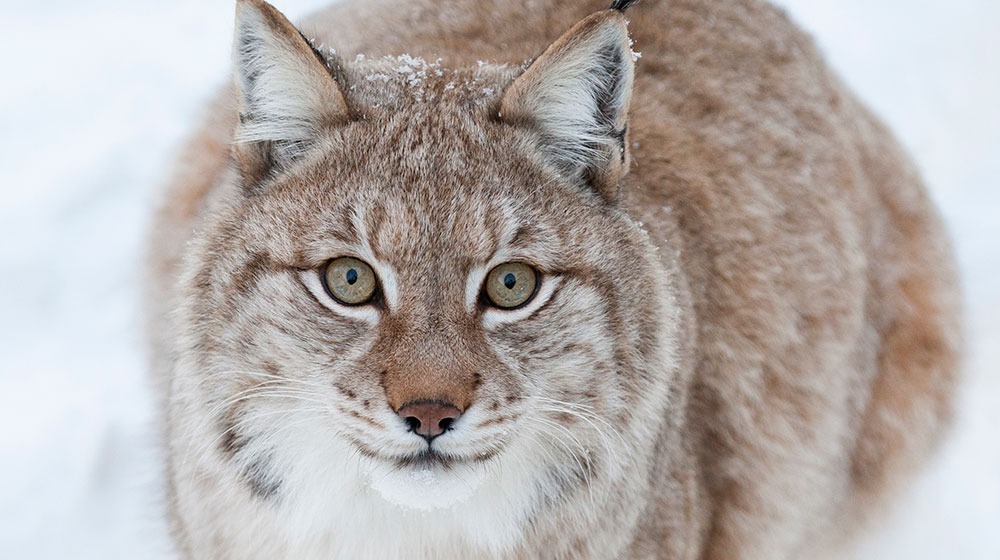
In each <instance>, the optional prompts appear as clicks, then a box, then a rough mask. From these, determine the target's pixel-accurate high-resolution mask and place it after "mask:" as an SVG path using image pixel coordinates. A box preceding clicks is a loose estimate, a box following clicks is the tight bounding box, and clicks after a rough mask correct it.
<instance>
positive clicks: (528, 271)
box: [486, 262, 538, 309]
mask: <svg viewBox="0 0 1000 560" xmlns="http://www.w3.org/2000/svg"><path fill="white" fill-rule="evenodd" d="M537 287H538V273H537V272H536V271H535V269H534V268H531V267H530V266H528V265H526V264H524V263H519V262H509V263H504V264H501V265H497V266H496V267H494V268H493V270H491V271H490V273H489V274H487V275H486V297H487V298H489V300H490V303H492V304H493V305H495V306H497V307H499V308H500V309H514V308H516V307H520V306H522V305H524V304H526V303H528V302H529V301H531V298H533V297H534V296H535V288H537Z"/></svg>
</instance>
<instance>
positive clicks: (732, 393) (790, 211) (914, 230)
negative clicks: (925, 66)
mask: <svg viewBox="0 0 1000 560" xmlns="http://www.w3.org/2000/svg"><path fill="white" fill-rule="evenodd" d="M605 2H606V0H601V1H596V0H595V1H589V0H588V1H578V2H559V1H556V0H533V1H530V2H522V1H519V0H479V1H474V0H447V1H445V0H441V1H434V2H432V1H430V0H411V1H403V0H371V1H367V2H361V1H357V0H346V1H344V2H340V3H336V4H334V5H333V6H331V7H330V8H328V9H326V10H324V11H322V12H320V13H317V14H315V15H314V16H312V17H310V18H309V19H307V20H305V21H303V22H302V23H301V25H299V26H295V25H293V24H292V23H290V22H289V21H288V20H287V19H286V18H285V17H284V16H283V15H282V14H281V13H280V12H278V11H277V10H276V9H275V8H274V7H272V6H271V5H269V4H267V3H266V2H263V1H262V0H240V1H239V2H238V3H237V15H236V29H235V40H234V47H233V75H234V80H233V85H232V86H231V87H229V88H227V89H226V90H225V91H223V92H222V93H221V94H220V96H219V98H218V100H217V101H216V102H215V103H213V104H212V105H211V106H210V108H209V113H208V117H207V118H206V120H205V122H204V124H203V125H202V126H201V127H200V128H199V129H198V130H197V131H196V132H195V134H194V136H193V137H192V139H191V141H190V144H189V147H188V149H187V150H186V151H185V153H184V155H183V157H182V158H181V160H180V161H179V162H178V167H177V170H176V172H175V174H174V179H173V180H172V182H171V185H170V187H169V189H168V190H167V193H166V202H165V204H164V206H163V208H162V210H161V211H160V213H159V214H158V218H157V221H156V226H155V229H154V235H153V238H152V243H151V251H150V257H151V260H150V266H149V269H150V270H151V271H152V274H151V279H150V282H149V289H148V290H147V294H146V300H147V306H148V308H149V316H150V332H151V334H152V337H151V338H152V341H153V356H154V363H153V369H154V373H155V376H156V379H157V381H158V382H159V384H160V386H161V387H162V396H163V398H162V403H163V405H162V406H163V410H164V419H165V420H164V422H165V433H166V445H167V449H168V453H167V456H168V461H167V462H168V464H167V466H166V472H167V473H168V475H167V476H168V487H169V495H170V496H169V498H170V499H169V509H170V511H169V515H170V519H171V522H172V526H173V529H174V535H175V538H176V542H177V544H178V548H179V549H180V550H181V552H182V554H183V555H184V556H185V557H187V558H234V559H236V558H238V559H249V558H269V559H270V558H295V559H309V558H349V559H364V558H379V559H385V558H425V559H449V558H454V559H458V558H494V559H515V558H516V559H524V558H565V559H569V558H572V559H602V560H603V559H608V558H637V559H638V558H650V559H653V558H656V559H671V560H673V559H705V560H709V559H723V558H725V559H769V560H770V559H781V558H787V559H792V558H806V557H808V558H820V557H823V556H824V555H829V556H832V557H836V554H837V552H838V551H839V550H841V548H842V547H843V546H844V545H845V543H847V542H849V540H850V537H851V535H852V534H853V532H854V531H855V530H856V528H857V525H858V524H859V523H861V522H863V520H864V519H866V518H867V517H868V516H869V515H871V514H872V513H874V512H877V511H878V510H879V509H880V508H881V507H882V506H883V505H884V504H887V503H889V502H891V497H892V496H893V494H894V491H895V490H896V489H897V488H898V487H900V485H901V484H902V483H903V482H904V481H905V480H906V478H907V476H908V474H910V473H912V472H913V471H914V469H915V468H916V467H918V466H919V465H920V464H921V463H922V462H923V461H924V460H925V459H926V457H927V456H928V455H929V454H930V453H931V452H932V451H933V449H934V447H935V445H936V443H937V442H938V441H939V439H940V438H941V437H942V435H943V433H944V430H945V429H946V427H947V425H948V422H949V418H950V416H951V411H952V406H953V393H954V390H955V385H956V383H957V380H958V373H959V348H960V346H961V333H960V328H959V325H960V321H959V311H958V304H957V301H958V292H957V288H956V284H957V283H956V280H955V276H954V270H953V269H954V267H953V264H952V254H951V249H950V247H949V244H948V240H947V236H946V235H945V233H944V231H943V228H942V225H941V222H940V219H939V218H938V216H937V213H936V211H935V209H934V208H933V206H932V205H931V203H930V202H929V200H928V197H927V195H926V193H925V190H924V188H923V186H922V184H921V181H920V178H919V177H918V175H917V173H916V172H915V171H914V168H913V166H912V165H911V163H910V162H909V161H908V159H907V157H906V156H905V155H904V154H903V153H902V152H901V150H900V149H899V147H898V146H897V144H896V143H895V141H894V140H893V139H892V137H891V135H890V133H889V132H888V131H887V130H886V129H885V128H884V127H883V126H882V125H881V124H880V123H879V121H878V120H877V119H876V118H875V117H873V116H872V115H871V114H870V113H869V112H868V111H867V110H866V109H865V108H864V106H863V105H861V104H860V103H859V102H858V101H857V100H856V99H855V98H854V96H853V95H852V94H851V93H850V92H848V91H847V90H846V89H845V88H844V86H843V85H842V84H841V83H840V82H839V81H838V80H837V79H836V78H835V77H834V76H833V75H832V74H831V72H830V71H829V70H828V69H827V67H826V66H825V64H824V63H823V61H822V59H821V57H820V55H819V54H818V53H817V51H816V49H815V47H814V46H813V44H812V43H811V41H810V40H809V39H808V38H807V37H805V36H804V35H803V34H802V33H801V32H799V31H798V30H796V29H795V28H794V26H793V25H792V24H791V23H790V22H789V21H788V19H787V18H786V17H785V16H784V15H783V14H782V13H781V12H780V11H779V10H777V9H775V8H773V7H771V6H770V5H768V4H766V3H764V2H761V1H757V0H719V1H717V2H702V1H701V0H672V1H670V2H665V1H657V0H645V1H642V2H639V3H637V4H636V3H634V2H630V1H622V0H619V1H616V2H614V3H613V5H612V6H611V8H610V9H609V8H608V6H607V5H606V3H605ZM632 4H635V5H632ZM626 9H627V10H628V12H627V13H628V20H626V15H625V10H626ZM639 51H641V55H640V52H639Z"/></svg>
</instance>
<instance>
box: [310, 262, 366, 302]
mask: <svg viewBox="0 0 1000 560" xmlns="http://www.w3.org/2000/svg"><path fill="white" fill-rule="evenodd" d="M377 286H378V282H377V280H376V278H375V271H374V270H372V267H370V266H368V265H367V264H366V263H365V262H363V261H359V260H358V259H355V258H354V257H340V258H337V259H333V260H332V261H330V262H329V263H327V265H326V270H325V271H324V272H323V287H325V288H326V291H327V293H329V294H330V296H332V297H333V299H335V300H337V301H338V302H340V303H342V304H344V305H361V304H363V303H368V302H369V301H370V300H371V299H372V297H374V296H375V289H376V287H377Z"/></svg>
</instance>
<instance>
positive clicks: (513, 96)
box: [500, 10, 633, 202]
mask: <svg viewBox="0 0 1000 560" xmlns="http://www.w3.org/2000/svg"><path fill="white" fill-rule="evenodd" d="M632 76H633V63H632V51H631V49H630V48H629V38H628V28H627V27H626V25H625V16H624V15H623V14H622V13H621V12H618V11H614V10H605V11H602V12H598V13H596V14H593V15H592V16H590V17H588V18H587V19H585V20H583V21H581V22H580V23H578V24H577V25H576V26H575V27H573V28H572V29H571V30H569V32H567V33H566V34H565V35H563V36H562V37H560V38H559V40H558V41H556V42H555V43H553V44H552V45H551V46H550V47H549V48H548V49H547V50H546V51H545V52H544V53H543V54H542V55H541V56H540V57H538V58H537V59H536V60H535V61H534V62H533V63H532V64H531V66H529V67H528V69H527V70H525V71H524V73H523V74H521V75H520V76H519V77H518V78H517V79H516V80H514V83H512V84H511V85H510V86H509V87H508V88H507V90H506V91H505V92H504V94H503V98H502V100H501V102H500V115H501V118H502V119H503V120H504V121H506V122H509V123H512V124H518V125H522V126H529V127H532V128H533V129H534V130H536V131H537V132H538V133H539V139H540V144H541V145H540V146H539V148H540V149H541V150H542V152H543V153H544V154H545V157H546V158H547V159H548V160H549V162H550V163H552V164H553V165H555V166H556V168H557V169H559V170H560V172H561V173H563V174H564V176H567V177H569V178H570V179H571V180H574V181H577V182H580V183H581V184H589V185H590V186H591V187H592V188H594V189H595V190H596V191H597V192H598V194H600V195H601V196H602V197H603V198H605V199H606V200H608V201H612V202H613V201H616V200H617V197H618V183H619V180H620V179H621V177H622V176H623V175H624V174H625V173H626V171H627V170H628V151H627V148H626V146H627V143H626V142H625V132H626V124H627V122H626V121H627V117H628V107H629V99H630V98H631V96H632Z"/></svg>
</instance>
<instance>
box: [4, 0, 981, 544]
mask: <svg viewBox="0 0 1000 560" xmlns="http://www.w3.org/2000/svg"><path fill="white" fill-rule="evenodd" d="M277 3H278V7H279V8H280V9H282V10H284V11H285V12H286V13H287V14H288V15H289V16H291V17H292V18H293V19H295V18H299V17H301V16H303V15H304V14H306V13H308V11H310V10H313V9H315V8H317V7H319V6H320V5H322V4H323V3H324V2H323V0H278V2H277ZM781 3H782V4H784V5H786V6H787V8H788V9H789V11H790V13H791V14H792V16H793V17H794V18H795V19H796V20H797V21H798V22H799V23H800V24H801V25H803V26H804V27H805V28H806V29H807V30H809V31H810V32H811V33H813V34H814V35H815V37H816V38H817V40H818V42H819V44H820V45H821V47H822V48H823V50H824V51H825V52H826V53H827V55H828V56H829V59H830V61H831V63H832V64H833V66H834V67H835V68H836V69H837V70H838V71H839V72H840V74H841V75H842V76H843V77H844V78H845V79H846V81H847V82H848V83H849V84H850V85H851V86H852V87H853V88H854V89H855V90H856V91H857V92H858V93H859V94H860V95H861V97H862V98H864V99H865V100H867V101H868V102H869V103H870V104H871V105H872V106H873V107H874V108H875V109H876V111H877V112H878V113H879V114H881V115H882V116H883V117H884V118H885V119H886V120H887V121H888V123H889V124H890V125H891V126H892V127H893V128H894V129H895V130H896V132H897V133H898V135H899V136H900V138H901V139H902V141H903V143H904V144H905V145H906V146H907V148H908V149H909V150H910V151H911V153H912V154H913V155H914V156H915V158H916V160H917V161H918V163H919V165H920V167H921V168H922V170H923V171H924V174H925V177H926V179H927V181H928V183H929V184H930V186H931V189H932V192H933V196H934V198H935V199H936V200H937V201H938V202H939V203H940V205H941V208H942V211H943V213H944V215H945V217H946V218H947V220H948V223H949V225H950V228H951V231H952V234H953V236H954V239H955V242H956V244H957V250H958V257H959V261H960V263H961V268H962V275H963V279H964V283H965V290H966V301H967V309H968V361H967V381H966V384H965V386H964V389H963V393H962V399H961V407H960V409H959V417H958V422H957V424H956V427H955V429H954V431H953V434H952V437H951V439H950V440H949V441H948V443H947V444H946V445H945V446H944V447H943V449H942V450H941V453H940V454H939V455H938V456H937V457H936V458H935V459H934V460H933V461H932V462H930V464H929V465H928V469H927V471H926V473H925V474H923V475H922V476H921V477H920V478H919V480H918V482H917V484H916V485H915V486H914V487H913V489H912V491H911V492H909V493H908V494H907V495H906V496H905V497H904V498H903V500H902V501H901V503H900V506H899V508H898V509H897V510H896V512H895V513H894V514H893V515H892V516H891V517H890V518H889V519H888V520H887V521H886V522H885V524H884V526H882V527H880V528H879V529H878V530H876V531H874V532H873V533H872V534H871V535H870V536H868V537H866V538H865V539H864V540H863V541H862V542H861V544H860V546H859V550H858V552H857V554H856V557H857V558H858V559H871V560H874V559H889V560H892V559H904V558H905V559H907V560H921V559H943V558H948V559H951V558H955V559H975V560H997V559H1000V435H998V433H997V431H998V428H1000V380H998V377H997V367H996V364H997V363H998V361H1000V258H998V256H1000V251H998V250H997V248H996V247H997V245H998V243H1000V217H998V216H997V215H996V214H997V212H998V211H1000V204H998V202H1000V188H998V181H997V177H1000V60H998V58H1000V56H998V53H1000V39H998V38H1000V2H997V1H996V0H957V1H953V2H949V1H946V0H782V2H781ZM2 8H3V9H2V10H0V13H2V14H3V15H2V16H0V63H2V64H0V68H2V78H0V189H2V193H0V194H2V199H0V200H2V203H0V557H2V558H9V559H20V558H103V559H107V558H150V559H156V558H170V557H171V554H170V552H169V551H170V546H169V542H168V539H167V537H166V532H165V526H164V523H163V521H162V512H161V509H160V499H161V498H160V491H159V490H158V488H159V484H158V477H159V470H160V467H159V464H158V460H157V456H156V448H155V441H154V436H153V433H154V430H153V428H152V402H151V399H150V395H149V393H148V389H147V387H146V385H145V374H146V368H145V366H146V364H145V354H144V349H143V345H142V342H143V340H142V334H141V328H140V321H139V315H138V309H139V306H138V297H139V296H138V288H139V284H138V282H139V281H140V278H141V272H142V270H141V267H142V262H141V260H140V258H139V257H140V255H141V251H142V248H143V241H144V236H145V229H146V227H147V224H148V222H149V216H150V209H151V206H152V204H153V202H154V200H155V199H156V195H157V193H158V189H159V187H161V186H162V184H163V182H164V179H165V177H167V175H168V173H169V166H170V162H171V159H172V157H173V156H174V155H175V153H176V151H177V148H178V146H179V144H180V142H181V140H182V138H183V137H184V135H185V134H186V133H187V132H188V131H189V130H190V129H191V127H192V126H193V124H194V123H195V120H196V119H197V117H198V116H199V114H200V111H201V110H202V106H203V103H204V101H205V100H206V99H207V98H208V96H209V95H210V94H212V92H214V91H215V90H216V88H217V86H218V85H219V84H221V83H222V82H223V81H224V80H226V79H227V72H228V59H229V48H230V41H231V30H232V18H233V2H231V1H229V0H225V1H220V0H212V1H207V0H171V1H169V2H165V1H163V0H159V1H151V0H87V1H69V0H50V1H46V2H13V1H6V0H5V1H4V2H3V3H2ZM636 48H637V50H640V51H641V50H642V48H643V46H642V45H641V44H639V45H637V46H636ZM639 64H642V61H641V60H640V61H639Z"/></svg>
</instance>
